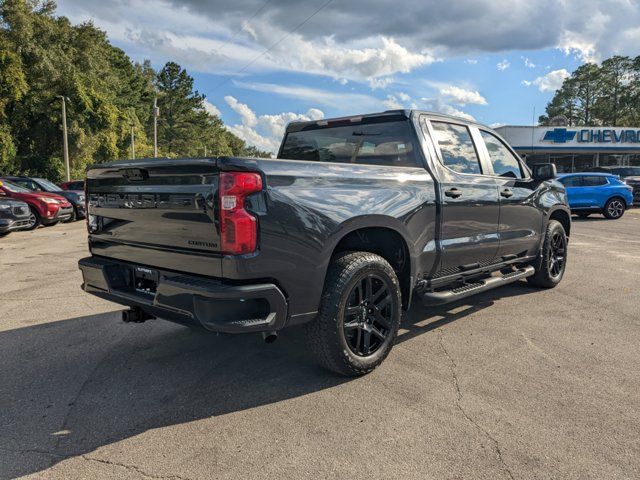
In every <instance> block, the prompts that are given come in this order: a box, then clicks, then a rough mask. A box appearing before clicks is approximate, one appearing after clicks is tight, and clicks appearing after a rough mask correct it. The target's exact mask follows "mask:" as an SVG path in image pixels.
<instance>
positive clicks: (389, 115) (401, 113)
mask: <svg viewBox="0 0 640 480" xmlns="http://www.w3.org/2000/svg"><path fill="white" fill-rule="evenodd" d="M412 114H413V115H415V114H425V115H429V116H431V117H441V118H445V119H449V120H455V121H458V122H463V123H467V124H470V125H482V124H480V123H478V122H476V121H475V120H470V119H468V118H462V117H459V116H455V115H447V114H445V113H440V112H431V111H428V110H418V109H401V110H385V111H384V112H376V113H366V114H361V115H349V116H347V117H333V118H321V119H320V120H309V121H305V122H291V123H289V124H288V125H287V129H286V131H287V132H299V131H300V130H304V129H305V127H308V126H312V125H313V126H318V127H325V126H328V125H329V124H336V126H337V125H341V124H343V125H344V124H349V123H359V122H362V121H364V122H365V123H368V122H371V123H375V122H376V121H381V122H383V121H392V120H402V119H408V118H410V117H411V115H412ZM482 126H483V127H486V128H490V127H487V126H486V125H482Z"/></svg>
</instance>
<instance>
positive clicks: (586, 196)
mask: <svg viewBox="0 0 640 480" xmlns="http://www.w3.org/2000/svg"><path fill="white" fill-rule="evenodd" d="M558 180H559V181H560V183H562V184H563V185H564V186H565V188H566V189H567V197H568V198H569V207H570V208H571V213H575V214H577V215H578V216H579V217H581V218H586V217H588V216H589V215H590V214H592V213H601V214H603V215H604V216H605V217H606V218H609V219H613V220H615V219H618V218H620V217H622V215H624V211H625V210H626V209H627V208H629V207H631V205H633V188H632V187H630V186H629V185H627V184H626V183H624V182H623V181H622V180H620V178H619V177H617V176H616V175H611V174H608V173H569V174H565V175H558Z"/></svg>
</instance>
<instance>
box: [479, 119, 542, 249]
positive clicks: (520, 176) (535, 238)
mask: <svg viewBox="0 0 640 480" xmlns="http://www.w3.org/2000/svg"><path fill="white" fill-rule="evenodd" d="M480 137H481V138H482V143H483V146H484V151H483V154H484V155H486V156H487V163H488V167H489V168H490V169H491V170H492V174H493V176H494V178H495V181H496V183H497V186H498V195H499V198H500V226H499V228H498V237H499V240H500V248H499V250H498V259H499V260H508V259H511V258H513V256H519V257H524V256H529V255H535V254H536V251H537V249H538V246H539V244H540V230H541V228H542V221H543V219H542V211H541V209H540V208H539V207H538V206H537V202H536V192H537V187H538V185H539V183H537V182H535V181H534V180H533V179H532V178H531V177H530V176H529V174H528V172H527V170H526V169H525V168H524V167H523V166H522V163H521V161H520V159H519V158H518V156H517V155H516V154H515V153H513V152H512V151H511V150H510V149H509V148H508V147H507V145H506V144H505V143H504V142H503V141H502V140H501V139H500V138H498V137H497V136H496V135H494V134H493V133H491V132H489V131H486V130H480Z"/></svg>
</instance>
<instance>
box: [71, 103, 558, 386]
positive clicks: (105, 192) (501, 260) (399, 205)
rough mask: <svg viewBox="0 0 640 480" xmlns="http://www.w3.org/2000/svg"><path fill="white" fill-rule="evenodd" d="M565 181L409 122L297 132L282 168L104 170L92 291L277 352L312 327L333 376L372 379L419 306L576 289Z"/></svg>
mask: <svg viewBox="0 0 640 480" xmlns="http://www.w3.org/2000/svg"><path fill="white" fill-rule="evenodd" d="M554 177H555V167H554V166H553V165H550V164H547V165H537V166H535V167H534V169H533V172H531V171H530V170H529V169H528V168H527V166H526V165H525V164H524V163H523V162H522V161H521V159H520V158H519V157H518V155H517V154H516V153H514V151H513V150H512V149H511V148H510V147H509V145H507V143H506V142H505V141H504V140H503V139H502V138H501V137H500V136H499V135H497V134H496V133H495V132H494V131H493V130H491V129H490V128H488V127H485V126H483V125H479V124H476V123H473V122H469V121H467V120H462V119H459V118H454V117H449V116H444V115H440V114H435V113H428V112H420V111H404V110H403V111H389V112H384V113H378V114H372V115H362V116H357V117H349V118H338V119H329V120H320V121H314V122H302V123H292V124H290V125H289V126H288V127H287V130H286V134H285V137H284V139H283V142H282V145H281V147H280V151H279V154H278V158H277V159H252V158H232V157H220V158H200V159H145V160H132V161H120V162H113V163H108V164H99V165H95V166H93V167H91V168H89V169H88V171H87V179H86V187H85V188H86V190H87V195H86V198H87V203H88V205H87V208H88V214H89V215H88V220H87V226H88V230H89V249H90V252H91V256H90V257H87V258H84V259H82V260H80V263H79V265H80V269H81V270H82V273H83V277H84V284H83V288H84V290H85V291H87V292H89V293H92V294H94V295H97V296H99V297H102V298H105V299H108V300H111V301H114V302H117V303H120V304H122V305H125V306H127V307H129V308H128V309H127V310H125V311H124V312H123V319H124V320H125V321H128V322H142V321H144V320H147V319H150V318H155V317H160V318H164V319H167V320H172V321H174V322H178V323H182V324H187V325H192V326H198V327H202V328H204V329H207V330H210V331H214V332H220V333H243V332H261V333H262V334H263V336H264V338H265V340H266V341H273V340H275V339H276V337H277V332H278V331H279V330H281V329H282V328H285V327H288V326H290V325H297V324H305V328H306V329H305V332H306V336H307V337H308V340H309V342H310V344H311V346H312V349H313V350H314V351H315V353H316V355H317V358H318V360H319V361H320V362H321V363H322V364H323V365H324V366H325V367H327V368H329V369H331V370H333V371H335V372H338V373H341V374H344V375H361V374H365V373H367V372H370V371H371V370H373V369H374V368H375V367H376V366H378V365H379V364H380V363H381V362H382V361H383V360H384V359H385V357H386V356H387V355H388V353H389V351H390V350H391V347H392V345H393V343H394V338H395V336H396V333H397V331H398V327H399V325H400V319H401V311H402V310H403V309H407V308H408V307H409V305H410V304H411V301H412V297H414V296H416V297H418V298H419V299H420V300H421V301H422V302H423V303H424V304H425V305H426V306H430V305H438V304H443V303H447V302H451V301H454V300H459V299H462V298H465V297H468V296H470V295H473V294H475V293H479V292H483V291H486V290H488V289H491V288H494V287H498V286H500V285H506V284H508V283H511V282H515V281H517V280H520V279H524V278H526V279H527V280H528V281H529V282H530V283H531V284H532V285H535V286H538V287H545V288H549V287H554V286H555V285H557V284H558V283H559V282H560V280H561V279H562V276H563V274H564V270H565V267H566V261H567V245H568V242H567V241H568V235H569V233H570V228H571V221H570V211H569V208H568V206H567V198H566V194H565V190H564V188H563V187H562V185H561V184H560V183H558V182H556V181H555V180H554Z"/></svg>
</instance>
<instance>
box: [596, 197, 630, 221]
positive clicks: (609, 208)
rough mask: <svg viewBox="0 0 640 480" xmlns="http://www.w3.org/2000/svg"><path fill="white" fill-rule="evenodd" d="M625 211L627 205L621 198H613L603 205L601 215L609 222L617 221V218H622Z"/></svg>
mask: <svg viewBox="0 0 640 480" xmlns="http://www.w3.org/2000/svg"><path fill="white" fill-rule="evenodd" d="M626 209H627V204H626V202H625V201H624V200H623V199H622V198H620V197H613V198H610V199H609V200H607V203H605V205H604V210H602V214H603V215H604V216H605V218H608V219H609V220H618V219H619V218H622V216H623V215H624V211H625V210H626Z"/></svg>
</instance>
